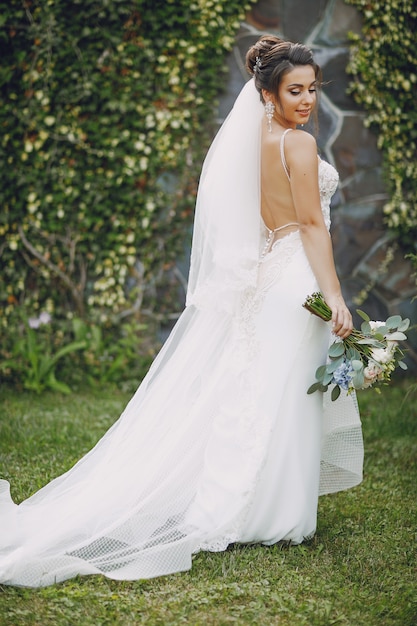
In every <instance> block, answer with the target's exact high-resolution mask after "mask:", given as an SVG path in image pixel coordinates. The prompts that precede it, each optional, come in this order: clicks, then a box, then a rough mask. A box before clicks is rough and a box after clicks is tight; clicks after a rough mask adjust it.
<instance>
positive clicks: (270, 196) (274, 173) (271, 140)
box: [261, 125, 298, 238]
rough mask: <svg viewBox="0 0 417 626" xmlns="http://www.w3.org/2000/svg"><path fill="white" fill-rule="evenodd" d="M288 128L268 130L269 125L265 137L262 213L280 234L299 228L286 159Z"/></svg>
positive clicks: (262, 159) (263, 145) (262, 160)
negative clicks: (271, 131)
mask: <svg viewBox="0 0 417 626" xmlns="http://www.w3.org/2000/svg"><path fill="white" fill-rule="evenodd" d="M289 130H291V129H288V130H287V131H284V132H282V133H281V134H280V135H278V133H269V132H267V130H266V128H265V125H264V126H263V129H262V138H261V155H262V157H261V215H262V219H263V222H264V224H265V226H266V227H267V229H268V230H270V231H275V232H276V234H277V235H278V237H276V238H279V236H285V235H286V234H288V233H289V232H291V231H293V230H297V229H298V222H297V214H296V211H295V207H294V202H293V197H292V192H291V184H290V179H289V170H288V166H287V164H286V161H285V150H284V146H285V135H286V134H287V133H288V131H289Z"/></svg>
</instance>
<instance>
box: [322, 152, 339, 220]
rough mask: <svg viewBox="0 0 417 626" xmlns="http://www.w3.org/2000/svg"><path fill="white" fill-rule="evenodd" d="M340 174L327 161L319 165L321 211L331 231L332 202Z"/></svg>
mask: <svg viewBox="0 0 417 626" xmlns="http://www.w3.org/2000/svg"><path fill="white" fill-rule="evenodd" d="M338 183H339V174H338V173H337V171H336V170H335V168H334V167H333V165H330V163H328V162H327V161H322V160H320V163H319V191H320V202H321V210H322V212H323V216H324V221H325V222H326V226H327V228H328V229H330V201H331V199H332V196H333V194H334V193H335V191H336V189H337V185H338Z"/></svg>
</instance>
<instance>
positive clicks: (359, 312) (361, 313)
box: [356, 309, 371, 322]
mask: <svg viewBox="0 0 417 626" xmlns="http://www.w3.org/2000/svg"><path fill="white" fill-rule="evenodd" d="M356 313H357V314H358V315H359V317H361V318H362V319H363V320H365V322H369V321H370V319H371V318H370V317H369V315H367V314H366V313H365V311H361V310H360V309H356Z"/></svg>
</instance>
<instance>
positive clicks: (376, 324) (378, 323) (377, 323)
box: [369, 320, 385, 330]
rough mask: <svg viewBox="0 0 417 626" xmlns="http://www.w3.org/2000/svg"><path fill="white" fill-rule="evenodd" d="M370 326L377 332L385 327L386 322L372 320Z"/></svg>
mask: <svg viewBox="0 0 417 626" xmlns="http://www.w3.org/2000/svg"><path fill="white" fill-rule="evenodd" d="M369 326H370V327H371V330H377V329H378V328H379V327H380V326H385V322H379V321H377V322H373V321H372V320H370V321H369Z"/></svg>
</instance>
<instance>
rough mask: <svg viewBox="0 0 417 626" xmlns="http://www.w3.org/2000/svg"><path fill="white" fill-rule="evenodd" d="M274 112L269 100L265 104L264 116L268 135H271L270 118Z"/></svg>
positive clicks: (272, 104)
mask: <svg viewBox="0 0 417 626" xmlns="http://www.w3.org/2000/svg"><path fill="white" fill-rule="evenodd" d="M274 111H275V107H274V103H273V102H271V101H270V100H269V101H268V102H267V103H266V104H265V115H266V119H267V120H268V132H269V133H272V118H273V116H274Z"/></svg>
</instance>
